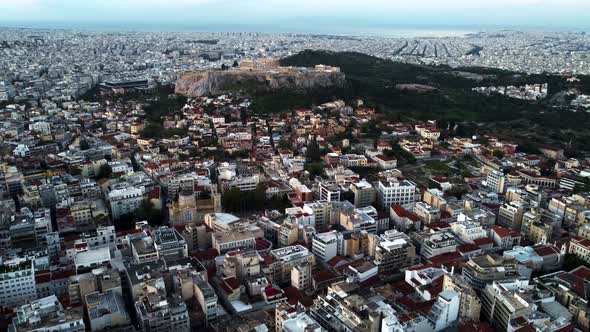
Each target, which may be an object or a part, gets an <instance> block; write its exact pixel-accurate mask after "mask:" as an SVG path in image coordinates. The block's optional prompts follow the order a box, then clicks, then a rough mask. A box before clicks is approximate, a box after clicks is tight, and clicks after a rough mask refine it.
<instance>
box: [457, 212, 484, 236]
mask: <svg viewBox="0 0 590 332" xmlns="http://www.w3.org/2000/svg"><path fill="white" fill-rule="evenodd" d="M451 231H452V232H453V233H454V234H455V235H457V237H458V238H459V239H461V241H463V242H473V241H474V240H477V239H483V238H485V237H487V235H488V234H487V231H486V230H485V229H484V228H483V227H482V226H481V225H480V224H479V223H477V222H474V221H469V220H467V216H465V215H464V214H460V215H459V218H458V221H457V222H455V223H452V224H451Z"/></svg>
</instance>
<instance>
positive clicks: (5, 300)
mask: <svg viewBox="0 0 590 332" xmlns="http://www.w3.org/2000/svg"><path fill="white" fill-rule="evenodd" d="M36 298H37V289H36V287H35V261H34V259H32V258H29V257H22V258H14V259H12V260H9V261H5V262H2V264H1V265H0V305H2V306H15V305H19V304H22V303H25V302H27V301H32V300H35V299H36Z"/></svg>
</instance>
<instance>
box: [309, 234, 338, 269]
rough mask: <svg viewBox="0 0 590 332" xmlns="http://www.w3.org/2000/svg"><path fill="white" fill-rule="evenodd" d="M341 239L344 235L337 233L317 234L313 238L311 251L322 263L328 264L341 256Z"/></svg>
mask: <svg viewBox="0 0 590 332" xmlns="http://www.w3.org/2000/svg"><path fill="white" fill-rule="evenodd" d="M341 237H342V235H341V234H340V233H339V232H337V231H330V232H326V233H319V234H316V235H315V236H314V237H313V241H312V246H311V251H312V252H313V254H314V255H316V257H317V258H318V259H319V260H320V261H322V262H327V261H329V260H330V259H332V258H334V257H336V256H338V255H339V252H340V251H341V250H339V247H340V246H341V245H340V244H339V242H341V240H339V238H341Z"/></svg>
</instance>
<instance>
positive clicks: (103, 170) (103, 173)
mask: <svg viewBox="0 0 590 332" xmlns="http://www.w3.org/2000/svg"><path fill="white" fill-rule="evenodd" d="M112 174H113V170H112V169H111V166H109V165H108V164H104V165H101V166H100V169H99V171H98V175H97V177H98V178H99V179H108V178H110V177H111V175H112Z"/></svg>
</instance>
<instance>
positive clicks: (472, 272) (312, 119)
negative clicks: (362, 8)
mask: <svg viewBox="0 0 590 332" xmlns="http://www.w3.org/2000/svg"><path fill="white" fill-rule="evenodd" d="M306 50H321V51H329V52H327V53H325V54H328V56H329V55H330V54H332V55H334V54H347V55H348V56H358V55H357V54H359V53H362V54H366V55H367V56H371V58H370V59H371V61H372V63H375V64H378V65H380V64H382V63H387V64H391V65H395V66H407V67H401V68H409V69H408V70H416V68H430V69H432V70H433V72H434V73H436V74H437V75H439V76H437V77H443V76H444V78H445V80H446V81H444V82H447V81H449V82H451V83H452V84H458V85H460V86H461V88H460V89H455V90H453V91H455V93H461V94H462V96H463V95H465V96H466V97H465V98H482V99H477V100H483V101H484V102H488V101H489V103H499V102H497V100H502V101H504V100H509V103H514V104H506V105H517V106H518V107H521V106H522V105H524V106H522V108H523V109H525V108H526V107H528V106H531V107H533V108H534V111H535V112H538V114H539V116H540V115H541V114H545V115H546V114H547V113H548V112H549V111H546V109H544V108H543V109H541V111H539V110H538V109H537V108H535V107H547V109H551V111H552V112H563V113H558V114H569V115H567V116H580V117H583V116H584V114H587V113H588V109H589V108H590V97H589V95H590V90H589V88H588V87H589V86H590V85H588V83H587V82H588V79H589V78H588V75H590V56H589V55H590V36H588V35H586V34H584V33H570V32H519V31H513V30H502V31H497V32H482V33H475V34H469V35H466V36H463V37H442V38H383V37H357V36H352V37H347V36H333V35H304V34H270V33H188V32H187V33H148V32H109V33H107V32H91V31H72V30H37V29H8V28H3V29H0V153H1V156H2V157H1V160H0V253H1V255H0V331H4V330H7V331H14V332H17V331H171V330H175V331H240V332H249V331H256V332H264V331H277V332H278V331H287V332H298V331H299V332H320V331H355V332H356V331H358V332H365V331H367V332H369V331H382V332H400V331H417V332H429V331H432V332H438V331H507V332H516V331H518V332H528V331H539V332H558V331H559V332H562V331H564V332H565V331H590V315H589V313H590V309H589V307H588V297H589V296H590V295H588V284H589V283H590V223H588V221H590V158H589V157H588V152H589V151H587V150H582V149H577V148H576V149H572V148H571V147H572V144H574V143H572V142H571V141H572V140H575V139H576V137H577V136H567V137H574V138H573V139H572V138H569V140H568V141H566V140H564V139H561V136H555V135H554V136H552V137H551V139H552V142H554V144H545V142H539V141H535V140H534V139H529V140H526V139H525V138H526V137H529V136H527V135H529V134H530V133H529V132H528V130H532V129H531V128H520V129H515V131H518V133H515V134H514V135H507V134H506V133H505V131H502V132H500V131H497V130H495V129H488V130H486V128H491V127H489V126H491V124H490V123H492V124H493V125H496V126H503V127H506V128H508V129H510V128H511V127H509V126H508V125H507V124H506V123H503V122H500V121H498V122H497V123H499V124H497V123H496V122H495V121H487V120H486V121H479V120H472V119H467V115H465V117H466V118H465V119H463V118H459V119H456V120H453V121H449V120H448V119H442V118H437V117H434V115H436V113H433V112H431V113H421V114H427V116H431V115H432V116H433V117H431V118H417V117H414V115H413V113H412V114H411V115H410V113H409V111H407V109H409V108H411V107H412V105H409V106H408V105H406V104H404V107H406V108H407V109H403V110H401V111H400V110H397V109H395V110H392V109H390V107H387V104H386V103H385V102H383V99H378V98H374V97H373V96H363V95H356V94H355V95H352V92H351V91H356V92H358V91H363V90H362V89H360V88H359V87H358V86H357V85H355V84H361V83H358V82H359V79H358V72H356V71H351V70H350V69H349V68H344V67H343V68H340V67H337V66H335V65H333V64H328V63H316V64H314V65H309V66H291V65H289V66H287V65H286V63H287V62H285V61H289V60H285V59H291V60H290V61H295V60H293V59H299V58H297V57H298V56H300V57H305V55H304V56H301V55H300V54H308V55H309V54H310V53H301V52H304V51H306ZM339 52H345V53H339ZM322 54H324V53H322ZM350 54H352V55H350ZM363 56H364V55H363ZM363 59H364V58H363ZM334 61H336V60H334ZM430 69H429V70H430ZM492 70H493V71H498V72H494V74H490V73H489V72H488V71H492ZM504 73H508V74H506V75H508V76H510V78H511V79H512V78H514V77H517V78H521V77H524V78H525V79H529V76H527V75H531V76H530V77H535V78H536V79H537V78H538V79H544V78H545V77H544V76H533V75H547V77H546V78H547V79H548V80H550V82H551V83H549V82H545V81H538V82H537V81H535V82H524V83H522V84H521V83H514V82H512V81H510V83H505V84H504V81H492V79H493V80H500V79H501V78H502V77H501V75H504ZM355 75H356V77H355ZM433 75H434V74H433ZM441 75H442V76H441ZM433 77H434V76H433ZM539 77H540V78H539ZM351 79H356V80H357V81H350V80H351ZM428 80H430V81H434V79H433V78H428V79H427V80H426V81H428ZM374 81H375V80H371V84H375V83H374ZM430 81H429V82H427V83H429V84H424V83H423V82H422V80H418V79H417V80H411V81H404V82H402V83H400V84H397V85H395V86H394V87H392V88H393V89H394V90H395V91H400V93H402V94H404V95H407V96H415V97H416V98H415V100H414V99H412V101H413V102H415V103H418V104H419V103H422V102H424V103H425V102H426V100H427V97H428V96H439V95H437V93H442V92H441V91H443V92H444V93H447V92H445V91H447V90H445V89H446V87H445V86H444V84H445V83H437V82H438V81H437V82H430ZM351 82H352V83H351ZM418 82H420V83H419V84H418ZM457 82H458V83H457ZM465 82H469V84H467V83H465ZM490 82H494V84H491V83H490ZM555 82H557V85H558V86H559V90H556V88H555V85H556V83H555ZM384 84H385V83H384ZM350 86H352V88H351V87H350ZM345 88H348V89H346V90H344V89H345ZM387 88H389V87H387ZM355 89H356V90H355ZM292 91H297V92H298V93H301V91H303V92H304V94H305V93H307V94H309V95H311V94H312V92H313V93H317V91H329V93H328V94H329V96H330V97H329V98H327V99H326V98H325V96H322V98H323V100H322V101H321V102H316V100H314V101H313V102H311V103H307V105H304V106H303V105H301V103H300V100H296V101H295V102H293V103H291V104H288V103H286V102H285V104H282V103H281V106H280V107H278V108H279V109H276V108H272V110H271V109H270V108H265V107H266V106H261V105H266V104H265V103H268V101H267V100H268V99H269V98H272V96H276V95H278V96H279V97H280V99H281V100H290V99H292V97H291V95H289V94H288V93H289V92H292ZM334 91H336V92H334ZM338 91H346V92H345V93H346V94H347V95H346V96H345V97H342V95H343V94H345V93H344V92H341V93H338ZM386 91H389V90H386ZM449 91H450V90H449ZM269 96H270V97H269ZM296 96H297V95H296ZM341 97H342V98H341ZM412 98H413V97H412ZM445 98H446V99H451V98H455V96H454V95H453V96H451V95H450V94H446V95H444V98H443V97H441V98H440V99H437V100H441V103H442V100H444V99H445ZM295 99H297V97H295ZM501 105H505V104H501ZM556 105H558V106H556ZM502 107H504V106H502ZM454 111H455V112H460V111H461V110H459V111H457V110H454ZM508 112H510V110H508ZM458 114H467V113H458ZM571 114H573V115H571ZM533 116H537V115H533ZM576 119H578V118H576ZM586 124H587V123H586ZM586 124H579V123H578V124H576V125H581V126H586V127H587V125H586ZM555 126H556V127H559V124H558V123H556V124H555ZM572 128H573V127H572ZM576 128H577V127H576ZM537 129H538V130H540V131H541V132H543V130H545V129H544V128H543V127H541V128H540V129H539V128H537ZM561 130H562V131H563V133H566V134H567V135H570V134H571V132H572V131H574V129H571V128H561ZM517 134H521V136H518V135H517ZM564 135H565V134H564ZM547 136H550V135H547ZM531 137H532V136H531ZM564 137H565V136H564Z"/></svg>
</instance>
